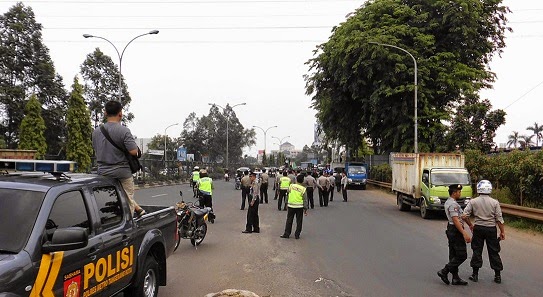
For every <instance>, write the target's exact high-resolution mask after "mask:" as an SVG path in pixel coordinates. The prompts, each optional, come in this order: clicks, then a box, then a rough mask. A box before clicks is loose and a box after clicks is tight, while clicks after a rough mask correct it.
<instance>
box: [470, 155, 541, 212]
mask: <svg viewBox="0 0 543 297" xmlns="http://www.w3.org/2000/svg"><path fill="white" fill-rule="evenodd" d="M465 154H466V168H467V169H468V170H469V172H470V173H471V178H472V181H473V182H474V183H476V182H477V181H479V180H481V179H487V180H489V181H490V182H492V185H493V187H494V188H495V189H498V190H502V189H505V188H507V189H508V191H510V193H511V196H509V197H503V199H508V200H510V201H512V202H513V203H514V204H517V205H524V206H543V197H542V196H543V151H537V152H531V151H517V150H515V151H512V152H510V153H502V154H498V155H483V154H482V153H481V152H478V151H467V152H466V153H465ZM504 192H506V191H501V192H499V193H500V195H501V196H504V195H503V194H504Z"/></svg>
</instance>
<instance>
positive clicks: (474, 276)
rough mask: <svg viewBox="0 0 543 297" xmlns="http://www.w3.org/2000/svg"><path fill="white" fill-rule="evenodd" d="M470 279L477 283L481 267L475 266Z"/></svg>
mask: <svg viewBox="0 0 543 297" xmlns="http://www.w3.org/2000/svg"><path fill="white" fill-rule="evenodd" d="M469 280H471V281H473V282H475V283H476V282H478V281H479V268H473V273H472V274H471V275H470V277H469Z"/></svg>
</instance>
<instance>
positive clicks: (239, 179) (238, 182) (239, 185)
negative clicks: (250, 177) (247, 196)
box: [234, 176, 241, 190]
mask: <svg viewBox="0 0 543 297" xmlns="http://www.w3.org/2000/svg"><path fill="white" fill-rule="evenodd" d="M234 189H235V190H240V189H241V177H239V176H236V183H235V184H234Z"/></svg>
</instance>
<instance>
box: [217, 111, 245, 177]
mask: <svg viewBox="0 0 543 297" xmlns="http://www.w3.org/2000/svg"><path fill="white" fill-rule="evenodd" d="M208 104H209V105H211V106H217V107H220V108H221V109H222V110H223V111H224V112H225V113H226V108H225V107H222V106H220V105H218V104H215V103H208ZM246 104H247V103H245V102H243V103H238V104H236V105H234V106H232V107H230V109H232V110H234V107H236V106H240V105H246ZM227 106H228V104H227ZM229 122H230V114H229V113H227V114H226V169H228V130H229V129H228V123H229Z"/></svg>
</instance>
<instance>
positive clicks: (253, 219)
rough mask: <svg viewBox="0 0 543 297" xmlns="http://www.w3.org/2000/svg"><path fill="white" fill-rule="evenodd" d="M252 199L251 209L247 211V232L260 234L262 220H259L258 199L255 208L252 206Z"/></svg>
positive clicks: (254, 204)
mask: <svg viewBox="0 0 543 297" xmlns="http://www.w3.org/2000/svg"><path fill="white" fill-rule="evenodd" d="M251 199H253V198H252V197H250V198H249V209H247V224H246V225H245V231H251V232H260V224H259V222H260V220H259V218H258V204H259V201H258V199H256V200H255V203H253V206H251Z"/></svg>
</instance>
